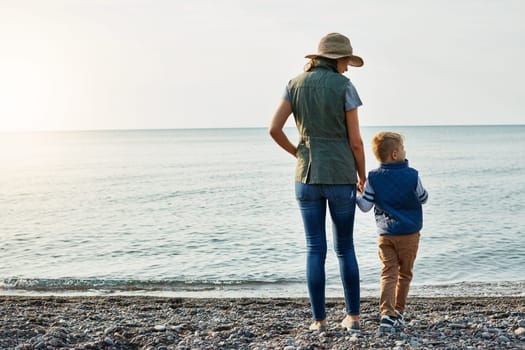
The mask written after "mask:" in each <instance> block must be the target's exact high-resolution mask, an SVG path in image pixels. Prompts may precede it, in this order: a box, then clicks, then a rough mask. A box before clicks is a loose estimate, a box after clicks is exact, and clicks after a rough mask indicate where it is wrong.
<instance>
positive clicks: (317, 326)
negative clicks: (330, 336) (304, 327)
mask: <svg viewBox="0 0 525 350" xmlns="http://www.w3.org/2000/svg"><path fill="white" fill-rule="evenodd" d="M327 328H328V325H326V324H322V323H321V322H319V321H316V322H314V323H312V324H311V325H310V327H308V330H310V331H312V332H325V331H326V329H327Z"/></svg>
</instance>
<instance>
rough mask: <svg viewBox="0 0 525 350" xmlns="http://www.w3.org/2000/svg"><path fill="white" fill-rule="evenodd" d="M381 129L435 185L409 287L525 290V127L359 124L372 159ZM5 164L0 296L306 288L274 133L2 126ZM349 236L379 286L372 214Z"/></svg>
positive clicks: (365, 287)
mask: <svg viewBox="0 0 525 350" xmlns="http://www.w3.org/2000/svg"><path fill="white" fill-rule="evenodd" d="M380 130H392V131H397V132H401V133H402V134H403V135H404V136H405V148H406V150H407V158H408V159H409V162H410V165H411V166H413V167H415V168H417V169H418V170H419V173H420V177H421V179H422V182H423V185H424V186H425V187H426V189H427V190H428V192H429V201H428V203H427V204H425V205H424V208H423V209H424V227H423V230H422V235H421V242H420V249H419V253H418V257H417V260H416V263H415V269H414V279H413V283H412V286H413V287H412V291H411V294H412V295H423V296H425V295H429V296H437V295H525V288H524V287H525V274H524V269H525V243H524V239H523V236H524V234H525V215H524V214H525V211H524V202H525V165H524V162H523V161H522V159H521V158H522V154H523V152H524V151H525V126H523V125H522V126H432V127H363V128H362V135H363V139H364V141H365V146H366V153H367V169H372V168H374V167H376V166H377V161H376V160H375V159H374V158H373V155H372V152H371V150H370V139H371V138H372V136H373V135H374V134H375V133H376V132H377V131H380ZM288 134H289V135H290V138H291V139H292V141H293V142H296V140H297V133H296V131H295V130H294V129H289V130H288ZM0 169H1V177H0V178H1V180H0V294H27V293H28V294H35V293H43V294H107V293H124V294H126V293H134V294H155V295H166V296H174V295H175V296H177V295H180V296H188V295H189V296H208V297H223V296H241V297H242V296H247V297H248V296H249V297H253V296H297V297H302V296H307V290H306V283H305V242H304V233H303V227H302V222H301V219H300V214H299V210H298V207H297V203H296V201H295V197H294V192H293V188H294V186H293V185H294V179H293V175H294V169H295V159H294V158H293V157H291V156H290V155H288V154H287V153H285V152H284V151H283V150H281V149H280V148H279V147H278V146H277V145H276V144H275V143H273V141H272V140H271V139H270V138H269V136H268V134H267V131H266V130H265V129H262V128H261V129H257V128H255V129H192V130H133V131H82V132H39V133H5V134H0ZM327 227H328V230H329V231H328V232H329V233H328V241H329V254H328V257H327V266H326V268H327V291H328V292H327V294H328V296H342V287H341V283H340V279H339V271H338V265H337V259H336V257H335V254H334V253H333V250H332V242H333V241H332V237H331V233H330V232H331V231H330V222H329V220H327ZM354 241H355V246H356V252H357V257H358V260H359V267H360V278H361V290H362V295H365V296H366V295H371V296H373V295H377V293H378V286H379V271H380V264H379V260H378V257H377V246H376V242H377V235H376V233H375V223H374V218H373V214H372V213H371V212H369V213H361V212H359V210H357V214H356V221H355V232H354Z"/></svg>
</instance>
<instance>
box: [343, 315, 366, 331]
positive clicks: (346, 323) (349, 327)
mask: <svg viewBox="0 0 525 350" xmlns="http://www.w3.org/2000/svg"><path fill="white" fill-rule="evenodd" d="M341 327H342V328H343V329H344V330H346V331H348V332H350V333H361V326H360V325H359V321H356V320H351V319H349V318H348V317H345V318H344V319H343V321H342V322H341Z"/></svg>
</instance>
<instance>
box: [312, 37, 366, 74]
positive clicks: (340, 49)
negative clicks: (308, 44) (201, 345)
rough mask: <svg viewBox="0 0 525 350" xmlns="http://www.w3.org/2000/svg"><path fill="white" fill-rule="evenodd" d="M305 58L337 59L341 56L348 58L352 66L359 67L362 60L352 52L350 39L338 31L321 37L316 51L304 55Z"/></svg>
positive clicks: (362, 62)
mask: <svg viewBox="0 0 525 350" xmlns="http://www.w3.org/2000/svg"><path fill="white" fill-rule="evenodd" d="M305 57H306V58H316V57H326V58H331V59H335V60H336V59H338V58H342V57H349V58H350V63H349V64H350V65H351V66H354V67H361V66H362V65H363V64H364V61H363V59H362V58H361V57H359V56H356V55H354V54H353V50H352V45H350V39H348V38H347V37H346V36H344V35H342V34H339V33H330V34H327V35H325V36H324V37H322V38H321V41H320V42H319V46H318V47H317V53H313V54H310V55H306V56H305Z"/></svg>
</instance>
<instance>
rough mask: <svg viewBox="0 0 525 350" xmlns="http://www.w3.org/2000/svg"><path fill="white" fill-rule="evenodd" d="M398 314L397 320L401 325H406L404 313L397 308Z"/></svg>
mask: <svg viewBox="0 0 525 350" xmlns="http://www.w3.org/2000/svg"><path fill="white" fill-rule="evenodd" d="M396 316H397V322H398V323H399V325H400V326H402V327H406V326H407V323H406V321H405V318H404V317H403V314H402V313H401V312H399V311H397V310H396Z"/></svg>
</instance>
